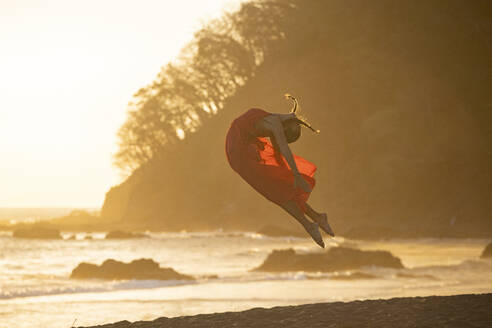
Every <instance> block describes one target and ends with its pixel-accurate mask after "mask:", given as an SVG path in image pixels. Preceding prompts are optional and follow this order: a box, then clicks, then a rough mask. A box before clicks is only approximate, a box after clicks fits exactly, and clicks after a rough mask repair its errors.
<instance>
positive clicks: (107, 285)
mask: <svg viewBox="0 0 492 328" xmlns="http://www.w3.org/2000/svg"><path fill="white" fill-rule="evenodd" d="M195 283H196V282H195V281H192V280H127V281H119V282H114V281H113V282H102V281H101V282H100V285H92V286H81V285H76V286H73V285H67V284H66V282H65V283H62V284H61V285H58V286H56V285H55V286H49V287H43V288H39V287H26V288H22V289H20V290H13V291H4V290H2V291H0V299H13V298H22V297H38V296H51V295H62V294H83V293H102V292H116V291H122V290H134V289H154V288H163V287H174V286H181V285H190V284H195Z"/></svg>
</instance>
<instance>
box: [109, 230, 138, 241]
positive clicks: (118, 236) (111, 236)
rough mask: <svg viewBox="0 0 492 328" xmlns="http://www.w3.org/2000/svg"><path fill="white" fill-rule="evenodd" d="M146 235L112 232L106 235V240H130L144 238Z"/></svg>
mask: <svg viewBox="0 0 492 328" xmlns="http://www.w3.org/2000/svg"><path fill="white" fill-rule="evenodd" d="M145 237H147V235H145V234H143V233H135V232H127V231H121V230H113V231H110V232H108V233H107V234H106V239H130V238H145Z"/></svg>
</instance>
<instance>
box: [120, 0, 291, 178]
mask: <svg viewBox="0 0 492 328" xmlns="http://www.w3.org/2000/svg"><path fill="white" fill-rule="evenodd" d="M292 9H293V6H292V4H290V3H289V2H288V1H252V2H248V3H244V4H242V6H241V8H240V10H239V11H238V12H236V13H232V14H226V15H224V16H223V17H222V18H220V19H216V20H213V21H211V22H210V23H209V24H208V25H206V26H204V27H203V28H202V29H201V30H199V31H198V32H197V33H195V36H194V39H193V40H192V41H191V42H190V43H189V44H188V45H186V46H185V47H184V48H183V49H182V51H181V53H180V55H179V56H178V60H177V63H175V64H168V65H167V66H165V67H164V68H163V69H162V70H161V72H160V73H159V74H158V75H157V77H156V79H155V81H153V83H151V84H150V85H148V86H146V87H144V88H142V89H140V90H139V91H138V92H137V93H136V94H135V95H134V96H133V99H132V101H131V102H130V104H129V108H128V115H127V119H126V122H125V123H124V124H123V126H122V127H121V128H120V130H119V132H118V138H119V151H118V152H117V153H116V154H115V156H114V165H115V166H116V167H118V168H119V169H121V170H122V172H124V173H126V174H130V173H131V172H133V171H134V170H135V169H136V168H138V167H139V166H141V165H142V164H144V163H146V162H148V161H149V160H150V159H152V158H155V157H156V156H158V155H159V154H162V153H163V151H164V149H165V147H166V146H169V145H172V144H175V143H176V142H179V140H180V139H182V138H184V137H185V136H186V134H188V133H192V132H194V131H196V130H197V129H198V128H199V127H200V126H201V125H202V124H204V123H205V122H206V121H207V119H208V118H210V117H211V116H212V115H214V114H215V113H217V112H218V111H219V110H221V109H222V108H223V107H224V103H225V101H226V100H227V99H228V98H229V97H231V96H233V95H234V94H235V93H236V91H237V90H238V88H240V87H241V86H243V85H244V84H245V83H246V82H247V81H248V80H249V79H250V78H251V77H252V76H253V75H254V73H255V69H256V68H257V67H258V66H259V65H260V64H261V63H262V62H263V60H264V58H265V57H267V56H269V55H270V54H271V52H272V51H274V50H273V49H274V48H275V45H276V43H277V41H281V40H283V39H284V38H285V33H284V31H283V28H282V26H283V21H284V19H285V17H287V16H288V15H287V11H288V10H292Z"/></svg>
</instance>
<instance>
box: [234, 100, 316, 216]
mask: <svg viewBox="0 0 492 328" xmlns="http://www.w3.org/2000/svg"><path fill="white" fill-rule="evenodd" d="M267 115H270V113H268V112H266V111H264V110H262V109H258V108H252V109H250V110H248V111H247V112H246V113H244V114H243V115H241V116H239V117H238V118H236V119H235V120H234V121H233V122H232V124H231V127H230V129H229V131H228V133H227V137H226V155H227V160H228V161H229V164H230V165H231V167H232V169H233V170H234V171H236V172H237V173H238V174H239V175H240V176H241V177H242V178H243V179H244V180H245V181H246V182H247V183H248V184H250V185H251V186H252V187H253V188H254V189H255V190H256V191H258V192H259V193H260V194H262V195H263V196H264V197H266V198H267V199H269V200H270V201H272V202H274V203H275V204H278V205H282V204H285V203H286V202H288V201H290V200H292V201H294V202H296V203H297V204H298V205H299V207H300V208H301V209H302V210H303V211H304V212H305V211H306V205H305V204H306V202H307V200H308V198H309V195H310V193H308V192H305V191H303V190H302V189H301V188H294V174H293V172H292V170H291V169H290V168H289V165H288V164H287V162H286V161H285V158H284V157H283V156H282V155H281V154H280V153H279V152H277V151H275V149H274V148H273V146H272V144H271V143H270V141H269V140H268V139H267V138H258V137H254V136H253V134H252V132H254V131H255V124H256V122H258V120H260V119H262V118H264V117H265V116H267ZM294 160H295V162H296V165H297V169H298V170H299V173H301V175H302V177H303V178H304V179H305V180H306V181H307V182H308V183H309V185H310V186H311V188H313V187H314V185H315V180H314V178H313V176H314V172H315V171H316V165H314V164H313V163H311V162H309V161H307V160H305V159H304V158H302V157H300V156H297V155H294Z"/></svg>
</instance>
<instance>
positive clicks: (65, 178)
mask: <svg viewBox="0 0 492 328" xmlns="http://www.w3.org/2000/svg"><path fill="white" fill-rule="evenodd" d="M237 3H238V1H231V0H214V1H207V2H202V1H192V0H184V1H180V2H179V3H177V2H175V3H170V2H166V1H150V0H146V1H140V2H138V3H137V2H135V1H116V0H110V1H102V2H101V1H94V0H92V1H84V2H67V1H62V0H50V1H43V2H41V1H36V0H20V1H13V0H11V1H9V0H7V1H2V2H1V4H0V46H1V49H2V51H1V53H0V72H1V73H0V93H1V94H0V146H1V154H2V155H1V161H2V166H1V170H0V181H1V183H0V195H1V197H0V206H53V205H57V206H91V207H94V206H100V205H101V204H102V201H103V199H104V194H105V192H106V191H107V190H108V189H109V188H110V187H111V186H112V185H114V184H116V183H118V182H119V181H120V177H119V176H118V173H117V172H116V171H115V170H114V169H113V168H112V165H111V155H112V153H114V152H115V151H116V132H117V130H118V128H119V127H120V126H121V124H122V123H123V122H124V120H125V113H126V105H127V103H128V102H129V101H130V99H131V96H132V95H133V94H134V93H135V92H136V91H137V90H138V89H139V88H141V87H143V86H145V85H147V84H148V83H150V82H151V81H152V80H153V79H154V77H155V76H156V75H157V73H158V72H159V70H160V67H161V66H163V65H165V64H166V62H167V61H169V60H172V59H173V57H174V56H175V55H177V54H178V52H179V50H180V48H181V47H182V46H183V45H184V44H185V43H186V42H187V41H188V40H190V39H191V38H192V35H193V32H194V31H195V30H197V29H198V28H199V27H200V24H201V21H203V20H206V19H209V18H211V17H216V16H218V15H220V14H221V9H223V8H224V6H226V9H233V8H232V6H234V5H235V4H237Z"/></svg>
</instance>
